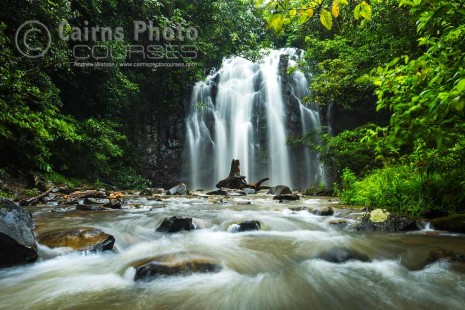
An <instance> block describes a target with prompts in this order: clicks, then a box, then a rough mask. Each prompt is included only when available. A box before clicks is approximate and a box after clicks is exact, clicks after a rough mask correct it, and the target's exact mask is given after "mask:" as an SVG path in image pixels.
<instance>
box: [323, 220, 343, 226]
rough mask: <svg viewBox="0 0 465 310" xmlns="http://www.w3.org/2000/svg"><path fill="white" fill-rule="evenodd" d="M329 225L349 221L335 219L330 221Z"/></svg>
mask: <svg viewBox="0 0 465 310" xmlns="http://www.w3.org/2000/svg"><path fill="white" fill-rule="evenodd" d="M328 224H329V225H345V224H347V221H344V220H334V221H329V222H328Z"/></svg>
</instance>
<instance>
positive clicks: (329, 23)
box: [320, 9, 333, 30]
mask: <svg viewBox="0 0 465 310" xmlns="http://www.w3.org/2000/svg"><path fill="white" fill-rule="evenodd" d="M320 22H321V23H322V24H323V26H325V28H326V29H328V30H331V28H332V27H333V17H332V16H331V13H329V11H328V10H325V9H322V10H321V12H320Z"/></svg>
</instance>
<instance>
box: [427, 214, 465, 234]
mask: <svg viewBox="0 0 465 310" xmlns="http://www.w3.org/2000/svg"><path fill="white" fill-rule="evenodd" d="M431 224H432V225H433V227H434V228H435V229H438V230H445V231H450V232H455V233H461V234H465V214H458V215H452V216H447V217H441V218H438V219H434V220H433V221H432V222H431Z"/></svg>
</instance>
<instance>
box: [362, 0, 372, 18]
mask: <svg viewBox="0 0 465 310" xmlns="http://www.w3.org/2000/svg"><path fill="white" fill-rule="evenodd" d="M360 15H361V16H362V17H363V18H365V19H366V20H371V6H370V5H369V4H368V3H366V2H365V1H363V2H362V3H361V4H360Z"/></svg>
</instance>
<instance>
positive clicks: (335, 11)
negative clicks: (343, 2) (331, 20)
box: [331, 0, 340, 17]
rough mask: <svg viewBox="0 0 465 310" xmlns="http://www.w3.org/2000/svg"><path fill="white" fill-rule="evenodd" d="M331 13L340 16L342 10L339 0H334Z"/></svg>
mask: <svg viewBox="0 0 465 310" xmlns="http://www.w3.org/2000/svg"><path fill="white" fill-rule="evenodd" d="M331 13H333V16H334V17H338V16H339V13H340V10H339V0H334V1H333V6H332V7H331Z"/></svg>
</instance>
